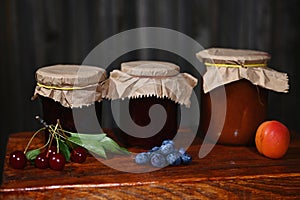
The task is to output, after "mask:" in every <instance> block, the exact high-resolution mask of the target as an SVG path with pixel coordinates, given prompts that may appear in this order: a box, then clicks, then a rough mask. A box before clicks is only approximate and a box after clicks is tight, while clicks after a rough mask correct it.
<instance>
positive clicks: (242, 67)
mask: <svg viewBox="0 0 300 200" xmlns="http://www.w3.org/2000/svg"><path fill="white" fill-rule="evenodd" d="M197 57H198V59H199V60H200V61H202V62H203V63H204V64H205V65H206V70H207V71H206V72H205V74H204V75H203V91H202V94H201V97H202V99H201V123H200V124H201V127H200V130H201V132H202V133H203V134H206V136H207V137H209V138H210V139H211V140H213V141H216V140H217V142H218V143H220V144H227V145H251V144H254V138H255V133H256V129H257V128H258V126H259V125H260V124H261V123H262V122H263V121H264V120H266V115H267V101H268V100H267V99H268V98H267V96H268V89H271V90H274V91H277V92H287V91H288V77H287V75H286V74H284V73H280V72H277V71H275V70H273V69H270V68H268V67H267V61H268V60H269V59H270V55H269V54H268V53H266V52H261V51H253V50H236V49H222V48H211V49H207V50H203V51H200V52H199V53H197ZM222 90H223V91H224V90H225V93H224V92H223V91H222ZM212 96H213V97H214V98H215V99H214V102H216V103H214V105H212V99H211V97H212ZM224 98H225V100H226V104H223V103H221V102H222V101H224ZM212 106H215V108H214V109H212ZM224 106H225V108H224ZM212 110H215V111H216V112H222V111H225V113H212ZM223 114H225V120H224V119H223V118H222V116H224V115H223ZM213 116H214V117H213ZM223 122H224V125H223V127H221V128H220V125H222V124H223ZM216 127H218V128H216ZM208 129H210V130H208Z"/></svg>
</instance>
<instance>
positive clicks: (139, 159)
mask: <svg viewBox="0 0 300 200" xmlns="http://www.w3.org/2000/svg"><path fill="white" fill-rule="evenodd" d="M149 159H150V156H149V154H148V153H144V152H143V153H138V154H137V155H136V156H135V162H136V163H137V164H147V163H148V162H149Z"/></svg>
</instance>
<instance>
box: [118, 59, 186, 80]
mask: <svg viewBox="0 0 300 200" xmlns="http://www.w3.org/2000/svg"><path fill="white" fill-rule="evenodd" d="M121 71H123V72H125V73H127V74H129V75H131V76H141V77H144V76H146V77H154V76H159V77H162V76H176V75H177V74H179V71H180V68H179V66H177V65H175V64H173V63H169V62H159V61H132V62H125V63H122V64H121Z"/></svg>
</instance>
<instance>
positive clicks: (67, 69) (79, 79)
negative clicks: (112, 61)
mask: <svg viewBox="0 0 300 200" xmlns="http://www.w3.org/2000/svg"><path fill="white" fill-rule="evenodd" d="M105 78H106V71H105V70H104V69H102V68H100V67H94V66H84V65H53V66H47V67H42V68H40V69H38V70H37V71H36V80H37V82H38V83H40V84H43V85H46V86H56V87H72V86H74V85H76V87H85V86H89V85H93V84H96V83H99V82H101V81H103V80H104V79H105Z"/></svg>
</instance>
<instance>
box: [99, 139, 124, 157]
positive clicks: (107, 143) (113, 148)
mask: <svg viewBox="0 0 300 200" xmlns="http://www.w3.org/2000/svg"><path fill="white" fill-rule="evenodd" d="M100 142H101V145H102V146H103V147H104V149H106V150H107V151H110V152H112V153H117V154H129V151H128V150H127V149H125V148H123V147H120V146H119V145H118V144H117V143H116V142H115V141H114V140H112V139H111V138H109V137H105V138H103V139H102V140H101V141H100Z"/></svg>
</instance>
